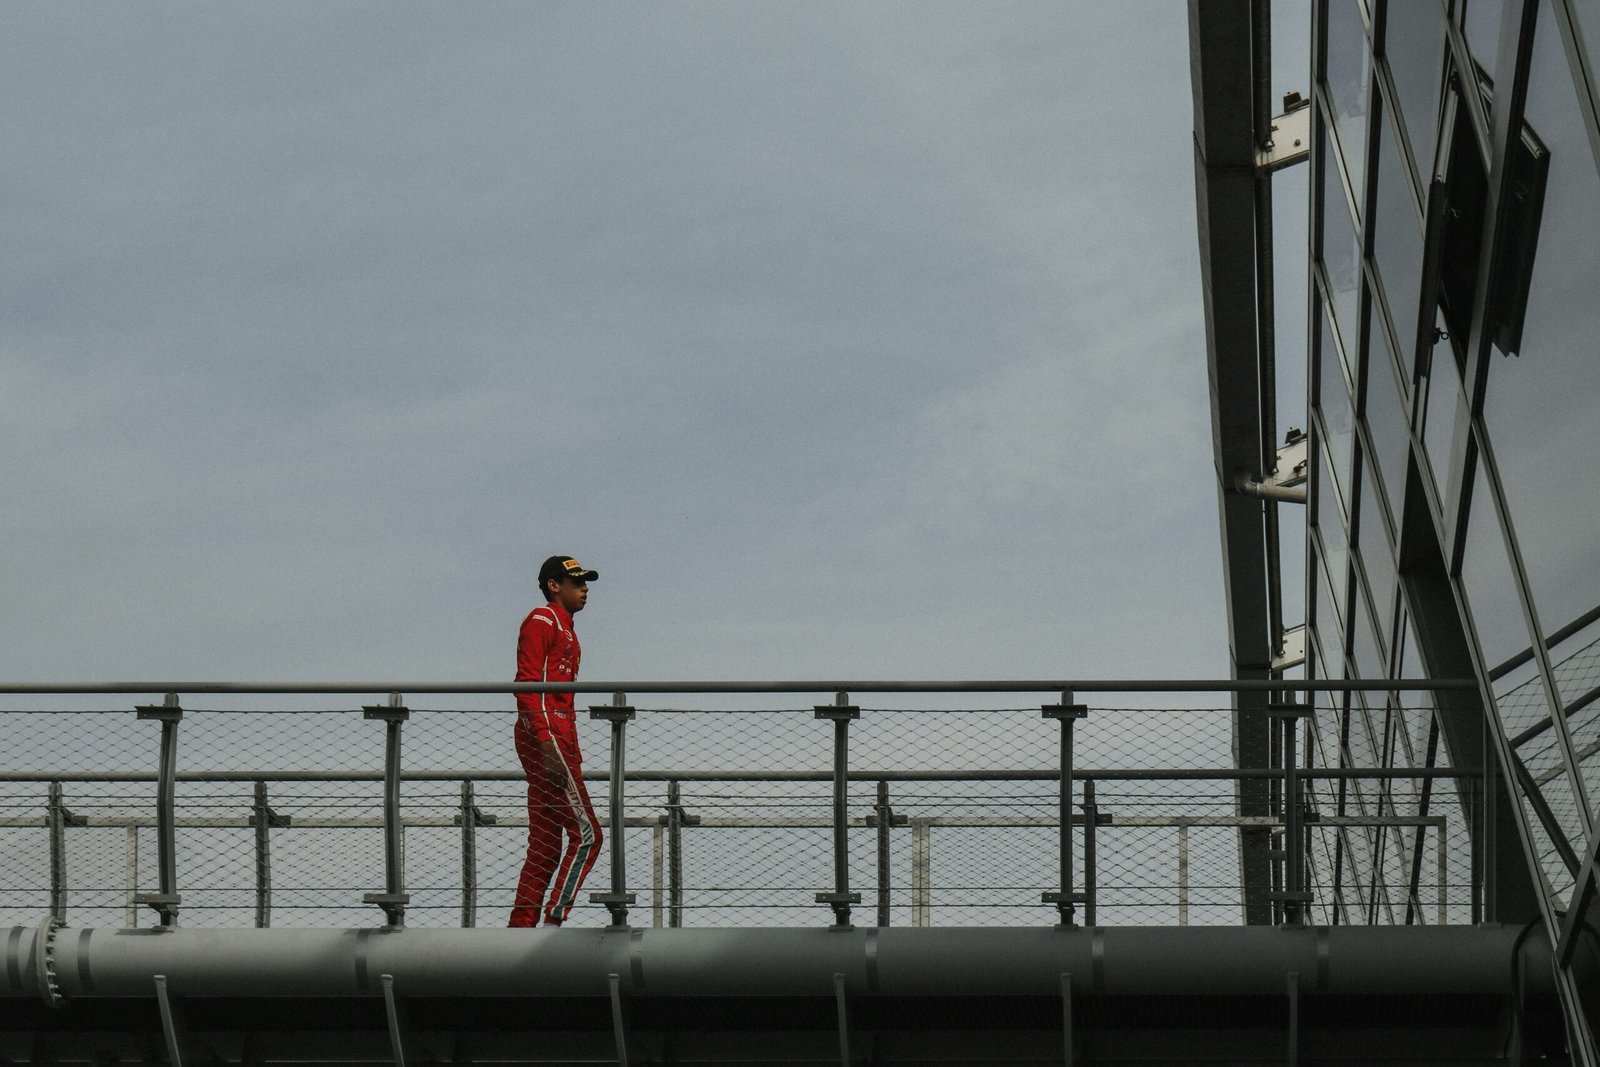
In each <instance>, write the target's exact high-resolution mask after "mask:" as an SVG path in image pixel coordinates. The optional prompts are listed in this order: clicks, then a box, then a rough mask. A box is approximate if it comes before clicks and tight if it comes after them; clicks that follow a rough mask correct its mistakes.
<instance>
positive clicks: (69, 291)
mask: <svg viewBox="0 0 1600 1067" xmlns="http://www.w3.org/2000/svg"><path fill="white" fill-rule="evenodd" d="M4 19H5V30H4V33H3V35H0V98H3V99H4V100H5V102H6V103H5V107H4V108H3V109H0V137H3V139H4V143H5V145H6V149H5V152H4V153H3V154H0V241H3V247H4V248H5V250H6V254H5V256H4V257H3V258H0V449H3V455H4V459H3V461H0V462H3V466H0V478H3V490H4V501H5V503H4V507H3V509H0V537H3V542H4V553H3V559H4V564H3V567H0V602H3V604H4V610H3V611H0V677H3V678H5V679H9V680H13V681H65V680H85V681H104V680H122V679H141V680H146V679H190V680H198V679H208V680H236V681H266V680H285V681H305V680H335V679H358V680H367V679H373V680H429V681H492V680H497V679H501V678H509V677H510V674H511V672H512V670H513V650H514V643H515V636H516V630H517V626H518V624H519V623H520V621H521V619H522V617H523V615H524V614H525V613H526V612H527V611H528V610H529V609H530V608H531V607H532V606H534V604H535V603H537V602H538V599H537V597H538V594H537V589H536V581H535V577H534V576H535V572H536V570H537V568H538V565H539V562H540V561H541V560H542V559H543V558H544V557H545V556H547V555H549V554H552V553H556V552H563V553H571V554H573V555H575V556H577V557H578V558H579V559H580V560H581V561H582V562H583V563H585V564H586V565H588V566H591V567H594V568H597V569H598V570H599V571H600V572H601V579H600V581H598V582H597V583H596V584H595V585H594V587H593V588H592V590H591V598H590V606H589V609H588V610H587V611H586V612H584V613H583V615H582V616H581V617H580V619H579V632H580V634H581V636H582V638H583V642H584V677H585V679H586V680H595V681H600V680H623V679H647V678H648V679H674V678H676V679H701V678H708V679H709V678H721V679H756V678H837V677H846V678H863V679H867V678H1008V677H1033V678H1039V677H1074V676H1076V677H1120V676H1128V677H1135V676H1148V677H1163V676H1165V677H1173V676H1180V677H1183V676H1189V677H1192V676H1203V677H1223V676H1226V675H1227V673H1228V658H1227V643H1226V632H1225V621H1226V613H1225V601H1224V592H1223V584H1222V571H1221V561H1220V540H1219V534H1218V523H1217V516H1216V509H1217V494H1216V487H1215V486H1216V480H1215V475H1214V473H1213V470H1212V452H1211V437H1210V422H1209V408H1208V401H1207V384H1206V360H1205V347H1204V338H1203V335H1202V325H1203V324H1202V318H1201V315H1202V308H1201V302H1200V284H1199V271H1198V264H1197V251H1196V250H1197V242H1196V237H1195V222H1194V163H1193V138H1192V132H1191V128H1192V114H1193V112H1192V108H1191V104H1190V86H1189V60H1188V42H1187V12H1186V7H1185V5H1183V4H1181V3H1177V2H1175V0H1173V2H1148V3H1116V4H1106V3H1095V4H1090V3H1024V4H994V3H987V4H969V3H918V4H890V3H875V4H854V3H851V4H845V3H804V4H799V3H796V4H788V5H775V4H745V3H727V4H711V3H694V4H672V5H666V4H662V5H627V6H622V5H591V4H587V3H583V4H580V3H552V4H537V5H535V4H488V3H474V4H449V5H444V4H429V5H422V4H401V5H394V4H389V3H381V4H379V3H371V4H368V3H349V2H341V3H322V4H298V5H296V4H265V3H226V4H224V3H187V4H155V3H145V4H137V5H109V4H75V3H51V4H30V5H23V4H12V5H8V6H7V7H6V8H5V12H4ZM1284 80H1287V81H1288V82H1290V83H1292V84H1293V85H1294V87H1298V88H1302V89H1303V88H1304V87H1305V86H1304V84H1303V79H1295V78H1292V77H1291V78H1287V79H1284ZM1302 169H1303V168H1302ZM1300 188H1301V189H1303V185H1302V186H1300ZM1302 195H1303V194H1302ZM1302 277H1303V275H1302ZM1302 284H1303V283H1302ZM1288 299H1289V300H1290V301H1291V310H1294V308H1295V307H1296V305H1295V304H1294V303H1293V302H1295V301H1298V302H1300V303H1299V304H1298V307H1303V295H1291V296H1289V297H1288ZM1295 313H1296V314H1298V311H1296V312H1295ZM1293 388H1296V389H1297V388H1300V386H1298V385H1295V386H1293ZM1296 402H1297V403H1298V402H1299V398H1298V397H1296ZM508 706H509V703H508Z"/></svg>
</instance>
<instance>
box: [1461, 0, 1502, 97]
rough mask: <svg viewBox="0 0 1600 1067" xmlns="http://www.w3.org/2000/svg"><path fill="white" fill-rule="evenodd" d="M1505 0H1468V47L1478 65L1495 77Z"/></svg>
mask: <svg viewBox="0 0 1600 1067" xmlns="http://www.w3.org/2000/svg"><path fill="white" fill-rule="evenodd" d="M1503 6H1504V0H1467V19H1466V23H1467V24H1466V29H1467V47H1468V48H1470V49H1471V50H1472V57H1473V58H1474V59H1476V60H1477V61H1478V66H1480V67H1482V68H1483V69H1484V70H1486V71H1488V72H1489V76H1490V77H1491V78H1492V77H1494V57H1495V53H1496V51H1497V50H1498V49H1499V47H1500V9H1501V8H1502V7H1503Z"/></svg>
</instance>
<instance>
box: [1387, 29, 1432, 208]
mask: <svg viewBox="0 0 1600 1067" xmlns="http://www.w3.org/2000/svg"><path fill="white" fill-rule="evenodd" d="M1385 17H1386V18H1387V20H1388V22H1387V25H1386V26H1385V27H1384V34H1385V37H1384V54H1385V55H1386V56H1387V57H1388V59H1389V74H1390V76H1391V77H1392V78H1393V79H1394V85H1395V89H1396V90H1397V91H1398V92H1399V93H1400V113H1401V115H1402V116H1403V117H1404V119H1405V126H1406V133H1407V134H1408V135H1409V137H1410V140H1411V152H1412V154H1413V155H1415V156H1416V158H1417V169H1418V170H1419V171H1421V172H1422V176H1423V177H1424V178H1426V176H1427V175H1428V174H1430V173H1431V172H1432V171H1433V150H1434V145H1435V142H1436V141H1437V140H1438V137H1437V134H1436V133H1435V130H1434V127H1435V125H1436V124H1437V123H1438V121H1439V83H1440V68H1441V66H1442V64H1443V61H1444V7H1443V5H1441V4H1440V3H1438V0H1403V2H1400V3H1391V4H1390V5H1389V12H1388V14H1387V15H1386V16H1385ZM1424 185H1426V181H1424Z"/></svg>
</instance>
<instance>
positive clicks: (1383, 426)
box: [1364, 327, 1411, 512]
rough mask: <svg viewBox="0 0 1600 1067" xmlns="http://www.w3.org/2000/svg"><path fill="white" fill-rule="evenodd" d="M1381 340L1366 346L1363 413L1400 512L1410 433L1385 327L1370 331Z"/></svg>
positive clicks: (1391, 498)
mask: <svg viewBox="0 0 1600 1067" xmlns="http://www.w3.org/2000/svg"><path fill="white" fill-rule="evenodd" d="M1369 332H1371V333H1373V334H1375V335H1376V337H1377V338H1378V343H1376V344H1372V345H1368V346H1367V386H1366V388H1367V394H1366V404H1365V409H1364V416H1365V418H1366V422H1367V431H1368V432H1369V433H1370V434H1372V447H1373V448H1375V449H1377V450H1378V470H1379V471H1380V472H1381V473H1382V475H1383V487H1384V489H1385V491H1386V492H1387V493H1388V495H1389V506H1390V510H1392V511H1395V512H1398V511H1399V510H1400V506H1401V504H1402V503H1403V502H1404V500H1405V480H1406V456H1407V455H1408V454H1409V451H1410V441H1411V439H1410V436H1409V435H1408V434H1407V432H1406V425H1407V420H1406V409H1405V406H1404V404H1403V402H1402V401H1401V399H1400V384H1399V382H1398V381H1397V380H1396V379H1395V375H1394V361H1393V360H1392V359H1391V358H1390V354H1389V338H1388V337H1387V336H1386V335H1385V334H1384V332H1383V331H1382V330H1370V327H1369Z"/></svg>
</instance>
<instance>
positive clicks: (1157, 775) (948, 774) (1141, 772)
mask: <svg viewBox="0 0 1600 1067" xmlns="http://www.w3.org/2000/svg"><path fill="white" fill-rule="evenodd" d="M1298 774H1299V776H1300V777H1301V778H1328V779H1335V780H1337V779H1352V778H1362V779H1370V778H1463V779H1476V778H1479V777H1481V776H1482V774H1483V772H1482V771H1476V770H1470V769H1467V770H1462V769H1460V768H1451V767H1345V768H1330V767H1320V768H1315V769H1301V770H1300V771H1299V772H1298ZM1073 776H1074V777H1077V778H1090V779H1094V780H1096V781H1102V782H1147V781H1171V782H1190V781H1211V780H1216V779H1221V780H1224V781H1230V782H1231V781H1247V780H1254V779H1269V780H1276V779H1281V778H1282V777H1283V772H1282V771H1281V770H1274V769H1269V768H1265V767H1246V768H1233V767H1169V768H1153V767H1152V768H1146V767H1134V768H1126V769H1124V768H1104V769H1101V768H1094V767H1085V768H1076V769H1074V771H1073ZM158 777H159V776H158V775H157V774H156V773H155V772H154V771H75V770H44V771H0V782H154V781H156V780H157V778H158ZM399 777H400V780H401V781H403V782H463V781H465V782H520V781H523V780H524V779H525V777H526V773H525V772H523V771H512V770H504V771H466V770H419V771H401V772H400V774H399ZM845 777H846V779H847V780H849V781H852V782H1053V781H1055V780H1056V779H1057V778H1059V777H1060V772H1059V771H1056V770H1031V769H1023V770H946V771H888V770H885V771H850V772H849V773H847V774H846V775H845ZM583 778H584V781H586V782H609V781H610V780H611V776H610V774H608V773H607V772H606V771H605V770H603V769H597V770H586V771H584V772H583ZM383 779H384V774H383V772H382V771H180V772H178V773H177V774H176V775H174V779H173V780H174V781H178V782H381V781H383ZM622 779H623V781H625V782H830V781H832V780H833V775H832V774H831V773H830V772H828V771H656V770H641V771H628V772H626V773H625V774H623V776H622Z"/></svg>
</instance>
